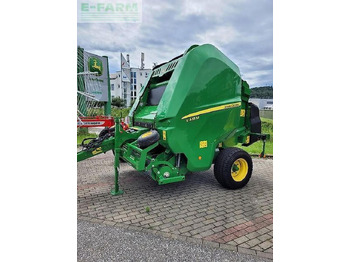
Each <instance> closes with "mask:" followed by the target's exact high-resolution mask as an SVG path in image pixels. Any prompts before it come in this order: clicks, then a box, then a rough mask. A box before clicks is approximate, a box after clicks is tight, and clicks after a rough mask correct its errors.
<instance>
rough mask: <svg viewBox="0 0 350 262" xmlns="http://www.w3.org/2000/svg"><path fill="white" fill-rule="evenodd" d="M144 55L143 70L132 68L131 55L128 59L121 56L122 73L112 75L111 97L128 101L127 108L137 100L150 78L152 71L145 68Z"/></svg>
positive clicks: (142, 57) (142, 56)
mask: <svg viewBox="0 0 350 262" xmlns="http://www.w3.org/2000/svg"><path fill="white" fill-rule="evenodd" d="M143 61H144V54H143V53H141V68H133V67H130V62H129V55H127V59H125V58H124V56H123V55H122V54H121V71H117V72H116V73H112V74H110V83H111V96H112V99H113V98H114V97H120V98H122V99H124V100H125V101H126V106H128V107H129V106H130V105H131V102H132V101H133V100H135V99H136V97H137V95H138V93H139V92H140V89H141V87H142V85H143V84H144V83H145V82H146V79H147V78H148V77H149V76H150V74H151V72H152V69H145V68H144V63H143Z"/></svg>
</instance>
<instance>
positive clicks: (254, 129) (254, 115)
mask: <svg viewBox="0 0 350 262" xmlns="http://www.w3.org/2000/svg"><path fill="white" fill-rule="evenodd" d="M249 107H250V132H251V133H261V120H260V115H259V108H258V107H257V106H256V105H254V104H253V103H249ZM260 138H261V136H259V135H250V140H249V143H248V144H243V146H249V145H251V144H253V143H254V142H256V141H258V140H260Z"/></svg>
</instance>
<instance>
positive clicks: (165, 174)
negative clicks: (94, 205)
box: [78, 44, 267, 194]
mask: <svg viewBox="0 0 350 262" xmlns="http://www.w3.org/2000/svg"><path fill="white" fill-rule="evenodd" d="M249 95H250V89H249V86H248V84H247V82H245V81H244V80H242V78H241V76H240V71H239V68H238V67H237V65H235V64H234V63H233V62H232V61H231V60H230V59H229V58H227V57H226V56H225V55H224V54H223V53H221V52H220V51H219V50H218V49H217V48H216V47H214V46H213V45H209V44H205V45H201V46H197V45H194V46H191V47H190V48H189V49H188V50H186V51H185V53H184V54H182V55H180V56H178V57H175V58H174V59H172V60H170V61H169V62H166V63H164V64H160V65H158V66H156V67H155V68H154V69H153V71H152V74H151V75H150V77H149V78H148V80H147V82H146V83H145V84H144V86H143V87H142V89H141V91H140V93H139V95H138V98H137V99H136V101H135V103H134V105H133V107H132V109H131V111H130V114H129V117H130V126H127V125H125V124H124V123H123V122H121V120H119V119H116V123H118V124H116V126H115V127H113V128H106V129H104V130H103V131H102V132H101V134H100V135H99V138H97V139H91V140H90V142H89V143H87V144H85V143H83V150H82V151H81V152H79V153H78V161H81V160H84V159H86V158H89V157H92V156H95V155H97V154H100V153H104V152H106V151H108V150H113V151H114V153H115V188H114V189H113V190H112V194H120V193H122V191H121V190H119V186H118V166H119V159H120V158H121V159H123V160H124V161H126V162H127V163H129V164H130V165H131V166H132V167H134V168H135V169H136V170H139V171H150V172H149V173H150V175H151V177H152V178H153V179H154V180H155V181H157V182H158V184H167V183H172V182H178V181H182V180H184V179H185V175H186V173H187V172H189V171H192V172H193V171H203V170H207V169H209V168H210V167H211V165H212V164H213V163H214V175H215V177H216V179H217V181H218V182H219V183H220V184H221V185H222V186H224V187H226V188H230V189H237V188H241V187H243V186H245V185H246V184H247V183H248V181H249V179H250V177H251V174H252V169H253V164H252V159H251V157H250V156H249V154H248V153H246V152H245V151H244V150H241V149H238V148H235V147H234V146H235V145H237V144H243V145H244V146H249V145H251V144H252V143H254V142H256V141H257V140H260V139H262V140H264V141H265V139H266V138H267V135H264V134H261V121H260V117H259V110H258V108H257V107H256V106H255V105H254V104H251V103H249V102H248V100H249Z"/></svg>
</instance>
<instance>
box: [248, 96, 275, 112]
mask: <svg viewBox="0 0 350 262" xmlns="http://www.w3.org/2000/svg"><path fill="white" fill-rule="evenodd" d="M249 102H252V103H253V104H255V105H256V106H257V107H259V109H271V110H272V109H273V99H262V98H251V99H249Z"/></svg>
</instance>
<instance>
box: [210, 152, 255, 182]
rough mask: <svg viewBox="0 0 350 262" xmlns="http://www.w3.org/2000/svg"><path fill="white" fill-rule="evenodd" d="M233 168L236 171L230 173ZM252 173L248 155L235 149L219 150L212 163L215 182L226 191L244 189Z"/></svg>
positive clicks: (251, 162) (251, 163) (250, 160)
mask: <svg viewBox="0 0 350 262" xmlns="http://www.w3.org/2000/svg"><path fill="white" fill-rule="evenodd" d="M233 168H236V169H237V168H238V170H236V171H232V169H233ZM252 172H253V161H252V158H251V157H250V155H249V154H248V153H247V152H245V151H244V150H242V149H239V148H235V147H232V148H225V149H224V150H221V151H220V153H219V155H218V156H217V158H216V160H215V163H214V175H215V178H216V180H217V181H218V182H219V183H220V184H221V185H222V186H223V187H225V188H228V189H238V188H242V187H244V186H245V185H246V184H247V183H248V181H249V179H250V177H251V176H252ZM234 177H236V178H234Z"/></svg>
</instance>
